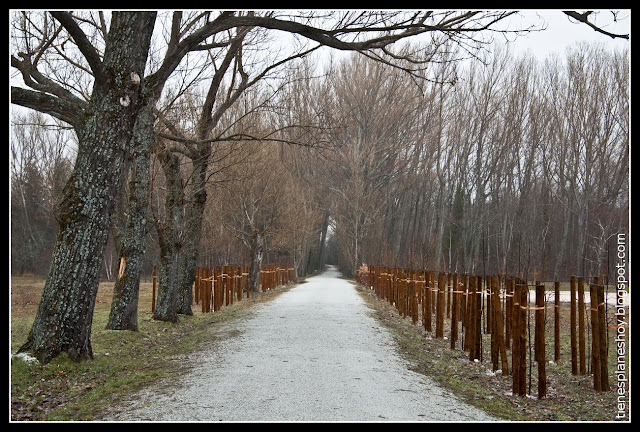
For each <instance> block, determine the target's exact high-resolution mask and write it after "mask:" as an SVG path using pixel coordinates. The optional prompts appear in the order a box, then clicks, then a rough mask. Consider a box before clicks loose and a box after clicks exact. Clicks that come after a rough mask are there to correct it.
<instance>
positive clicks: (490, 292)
mask: <svg viewBox="0 0 640 432" xmlns="http://www.w3.org/2000/svg"><path fill="white" fill-rule="evenodd" d="M495 283H496V281H495V280H494V278H493V277H491V276H487V289H486V291H487V296H488V297H487V323H488V324H489V326H490V327H489V334H490V335H491V365H492V367H493V371H494V372H495V371H497V370H498V359H499V357H500V355H499V352H498V338H497V337H496V331H495V330H496V329H495V319H494V318H495V317H493V316H491V315H492V314H495V310H494V309H495V308H494V304H493V303H494V301H495V298H496V297H497V296H496V295H494V294H495V287H494V284H495Z"/></svg>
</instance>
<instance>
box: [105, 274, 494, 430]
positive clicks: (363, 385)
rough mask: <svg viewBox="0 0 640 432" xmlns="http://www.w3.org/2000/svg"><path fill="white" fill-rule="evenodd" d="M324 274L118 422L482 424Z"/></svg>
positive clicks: (140, 399) (259, 314) (262, 312)
mask: <svg viewBox="0 0 640 432" xmlns="http://www.w3.org/2000/svg"><path fill="white" fill-rule="evenodd" d="M338 276H339V273H338V272H337V271H336V270H335V269H333V268H329V269H328V270H327V271H325V272H324V273H322V274H321V275H319V276H315V277H312V278H309V279H308V281H307V283H304V284H301V285H298V286H296V287H294V288H292V289H291V290H289V291H288V292H286V293H283V294H282V295H280V296H279V297H277V298H276V299H274V300H273V301H271V302H269V303H267V304H265V305H262V306H259V309H258V310H257V311H256V312H255V313H253V314H252V315H251V316H250V318H248V319H246V320H238V321H237V322H235V323H233V324H232V325H229V326H228V328H226V329H225V331H229V332H233V334H234V336H233V337H230V338H227V339H225V341H224V342H223V343H220V344H216V345H215V346H214V345H213V344H212V347H211V348H209V349H207V350H205V351H202V352H200V353H198V354H197V355H195V356H192V358H191V360H192V361H194V362H196V363H194V364H196V365H197V367H195V368H194V369H193V371H191V372H189V373H188V374H187V375H185V376H184V377H182V378H180V379H179V381H178V382H173V383H169V382H165V383H162V385H160V387H161V388H164V391H162V392H154V389H148V390H146V391H144V392H142V393H139V394H137V395H136V396H135V399H136V401H135V402H129V403H123V408H122V409H123V410H122V411H121V412H120V413H119V414H118V415H116V416H114V417H112V418H110V419H107V420H115V421H135V420H155V421H219V420H222V421H327V422H331V421H372V422H382V421H486V420H494V419H493V418H491V417H490V416H489V415H487V414H485V413H484V412H483V411H481V410H479V409H477V408H474V407H472V406H470V405H467V404H464V403H463V402H462V401H460V400H459V399H457V398H456V397H455V396H453V395H452V394H450V393H449V392H447V391H445V390H444V389H443V388H441V387H439V386H438V385H437V384H436V383H435V381H432V380H430V379H428V378H426V377H424V376H423V375H420V374H417V373H414V372H411V371H409V370H407V365H406V363H405V362H404V361H403V360H402V359H401V358H400V357H399V356H398V355H397V354H396V353H395V351H394V348H393V340H392V337H391V335H390V334H389V333H388V331H387V330H386V329H384V328H383V327H381V326H380V325H379V324H378V323H377V321H376V320H375V319H374V318H373V317H371V316H370V315H369V309H368V307H367V306H366V305H365V304H364V302H363V300H362V299H361V298H360V296H359V295H358V293H357V292H356V290H355V287H354V286H353V285H352V284H351V283H349V282H347V281H345V280H343V279H340V278H339V277H338Z"/></svg>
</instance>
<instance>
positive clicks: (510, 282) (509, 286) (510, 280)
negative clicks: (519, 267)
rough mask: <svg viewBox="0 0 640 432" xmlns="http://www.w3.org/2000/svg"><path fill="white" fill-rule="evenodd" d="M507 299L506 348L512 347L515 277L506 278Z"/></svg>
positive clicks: (505, 306) (505, 307)
mask: <svg viewBox="0 0 640 432" xmlns="http://www.w3.org/2000/svg"><path fill="white" fill-rule="evenodd" d="M505 299H506V301H505V305H504V309H505V325H504V344H505V347H506V348H511V337H512V336H511V335H512V329H513V278H505Z"/></svg>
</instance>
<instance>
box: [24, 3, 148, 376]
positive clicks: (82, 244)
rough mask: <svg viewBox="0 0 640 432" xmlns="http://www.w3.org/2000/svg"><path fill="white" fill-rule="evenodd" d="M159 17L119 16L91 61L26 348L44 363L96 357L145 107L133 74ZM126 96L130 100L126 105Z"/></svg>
mask: <svg viewBox="0 0 640 432" xmlns="http://www.w3.org/2000/svg"><path fill="white" fill-rule="evenodd" d="M155 18H156V14H155V13H147V12H145V13H132V12H122V13H114V14H113V18H112V22H111V28H110V30H109V35H108V39H107V41H106V46H105V53H104V59H103V61H102V62H101V63H100V64H96V62H95V61H94V62H92V63H91V66H92V68H95V69H94V73H96V80H95V84H94V89H93V93H92V95H91V100H90V101H89V103H88V104H87V105H86V106H84V105H83V110H82V112H80V113H77V115H74V116H72V117H73V118H74V119H75V120H77V121H76V123H75V124H74V127H75V131H76V134H77V136H78V153H77V157H76V163H75V166H74V170H73V173H72V175H71V177H70V179H69V180H68V182H67V184H66V185H65V188H64V191H63V197H64V198H63V201H62V203H61V205H60V213H59V215H58V223H59V230H58V236H57V239H56V243H55V247H54V251H53V256H52V258H51V265H50V269H49V274H48V276H47V281H46V282H45V286H44V289H43V293H42V298H41V301H40V304H39V306H38V311H37V313H36V318H35V320H34V323H33V326H32V328H31V331H30V332H29V335H28V337H27V341H26V342H25V343H24V344H23V345H22V347H21V348H20V350H19V351H21V352H29V353H31V354H32V355H33V356H34V357H36V358H37V359H38V360H39V361H40V362H41V363H43V364H46V363H48V362H50V361H51V360H52V359H53V358H55V357H56V356H58V355H59V354H61V353H63V352H66V353H67V354H68V355H69V357H70V358H71V359H72V360H74V361H80V360H83V359H90V358H93V351H92V348H91V325H92V321H93V309H94V306H95V299H96V294H97V291H98V276H99V271H100V267H101V266H102V262H103V257H104V251H105V247H106V242H107V237H108V234H109V228H110V224H111V214H112V211H113V208H114V203H115V197H116V196H117V191H118V190H119V183H120V178H121V171H122V166H123V162H124V158H125V155H126V153H127V147H128V145H129V144H130V141H131V136H132V131H133V126H134V122H135V120H136V116H137V113H138V110H139V108H140V106H141V105H142V103H143V101H141V100H140V99H141V98H140V97H139V96H140V86H139V85H136V86H131V82H130V77H131V73H132V72H135V73H136V74H137V75H138V76H143V72H144V67H145V63H146V59H147V53H148V49H149V44H150V41H151V34H152V32H153V27H154V23H155ZM68 25H69V26H71V25H72V24H68ZM72 30H73V29H72ZM85 49H86V48H85ZM94 60H95V58H94ZM98 68H99V70H98ZM98 77H99V79H98ZM123 98H128V101H129V103H128V104H126V106H125V105H123V104H122V103H121V100H122V99H123ZM36 109H37V107H36Z"/></svg>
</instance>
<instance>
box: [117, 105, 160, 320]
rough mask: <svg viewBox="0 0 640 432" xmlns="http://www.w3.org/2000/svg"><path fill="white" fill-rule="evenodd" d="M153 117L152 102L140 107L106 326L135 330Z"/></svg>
mask: <svg viewBox="0 0 640 432" xmlns="http://www.w3.org/2000/svg"><path fill="white" fill-rule="evenodd" d="M154 118H155V116H154V113H153V104H152V103H149V104H148V105H147V106H146V107H145V108H144V109H143V110H142V111H141V113H140V115H139V116H138V120H137V123H136V127H135V128H134V137H133V141H132V150H131V156H132V161H133V166H132V167H131V174H130V175H131V180H130V182H129V205H128V208H127V218H126V226H125V228H124V235H123V238H122V240H121V242H122V243H121V247H120V248H119V257H118V261H119V262H120V263H121V264H120V265H121V267H122V268H120V269H119V274H118V278H117V280H116V282H115V285H114V288H113V300H112V301H111V313H110V315H109V322H108V323H107V329H109V330H133V331H138V293H139V290H140V269H141V267H142V257H143V255H144V248H145V237H146V235H147V226H148V225H147V213H148V211H147V209H148V201H149V190H150V189H149V187H150V184H149V183H150V177H149V175H150V174H149V167H150V158H151V144H152V141H153V140H154V139H155V137H154V134H153V124H154Z"/></svg>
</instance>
